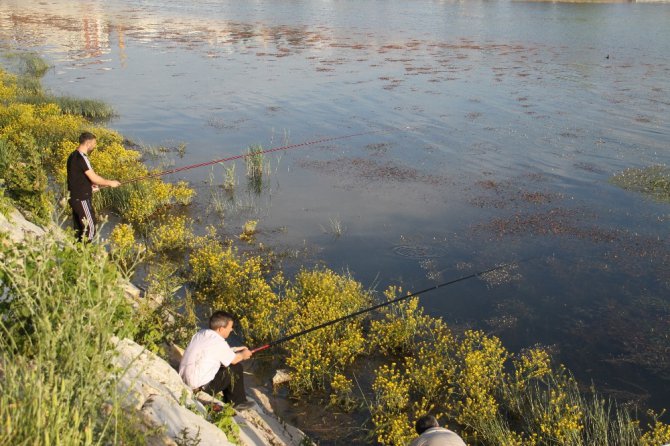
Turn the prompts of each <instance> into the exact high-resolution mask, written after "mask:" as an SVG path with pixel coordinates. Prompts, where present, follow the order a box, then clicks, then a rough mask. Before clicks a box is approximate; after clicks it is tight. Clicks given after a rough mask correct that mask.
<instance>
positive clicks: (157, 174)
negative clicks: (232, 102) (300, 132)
mask: <svg viewBox="0 0 670 446" xmlns="http://www.w3.org/2000/svg"><path fill="white" fill-rule="evenodd" d="M406 128H409V127H406ZM400 130H404V129H398V128H394V129H386V130H370V131H367V132H360V133H352V134H351V135H344V136H331V137H329V138H322V139H315V140H312V141H306V142H301V143H296V144H289V145H286V146H281V147H274V148H271V149H267V150H261V151H259V152H249V153H245V154H241V155H234V156H229V157H227V158H221V159H216V160H212V161H205V162H204V163H197V164H190V165H188V166H182V167H177V168H174V169H169V170H163V171H161V172H155V173H151V174H148V175H144V176H141V177H137V178H132V179H130V180H126V181H122V182H121V185H126V184H131V183H136V182H138V181H144V180H148V179H151V178H156V177H162V176H164V175H169V174H172V173H177V172H183V171H185V170H191V169H196V168H198V167H206V166H211V165H212V164H218V163H225V162H228V161H235V160H238V159H242V158H248V157H250V156H256V155H262V154H267V153H272V152H279V151H283V150H291V149H297V148H300V147H306V146H311V145H314V144H320V143H324V142H330V141H337V140H340V139H347V138H354V137H356V136H363V135H371V134H374V133H385V132H393V131H400Z"/></svg>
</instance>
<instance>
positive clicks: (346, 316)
mask: <svg viewBox="0 0 670 446" xmlns="http://www.w3.org/2000/svg"><path fill="white" fill-rule="evenodd" d="M523 261H524V260H521V261H519V262H517V263H520V262H523ZM511 265H512V264H502V265H498V266H496V267H493V268H490V269H487V270H484V271H479V272H476V273H472V274H469V275H467V276H463V277H459V278H457V279H453V280H450V281H448V282H444V283H440V284H439V285H435V286H432V287H429V288H426V289H423V290H421V291H416V292H414V293H412V294H408V295H406V296H400V297H397V298H395V299H392V300H389V301H388V302H383V303H380V304H377V305H373V306H371V307H368V308H363V309H362V310H358V311H355V312H353V313H351V314H347V315H345V316H342V317H338V318H337V319H333V320H332V321H328V322H324V323H323V324H321V325H317V326H315V327H311V328H308V329H307V330H303V331H301V332H298V333H294V334H292V335H290V336H286V337H284V338H280V339H277V340H276V341H272V342H270V343H268V344H265V345H261V346H260V347H256V348H255V349H253V350H251V353H256V352H260V351H263V350H265V349H268V348H270V347H274V346H275V345H279V344H283V343H284V342H287V341H290V340H291V339H295V338H297V337H299V336H303V335H306V334H307V333H311V332H313V331H316V330H320V329H322V328H325V327H328V326H330V325H333V324H337V323H338V322H342V321H344V320H347V319H350V318H352V317H356V316H358V315H361V314H363V313H368V312H370V311H373V310H376V309H377V308H381V307H385V306H387V305H391V304H394V303H396V302H400V301H402V300H405V299H409V298H410V297H415V296H418V295H420V294H423V293H427V292H429V291H433V290H436V289H438V288H442V287H444V286H447V285H453V284H454V283H458V282H462V281H464V280H468V279H472V278H473V277H478V276H481V275H484V274H487V273H490V272H493V271H497V270H499V269H503V268H507V267H510V266H511Z"/></svg>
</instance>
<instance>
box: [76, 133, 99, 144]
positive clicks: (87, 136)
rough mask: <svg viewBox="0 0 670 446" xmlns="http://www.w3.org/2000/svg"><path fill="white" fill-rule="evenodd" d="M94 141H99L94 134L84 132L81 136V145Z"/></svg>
mask: <svg viewBox="0 0 670 446" xmlns="http://www.w3.org/2000/svg"><path fill="white" fill-rule="evenodd" d="M92 139H97V138H96V137H95V135H94V134H93V133H91V132H83V133H82V134H81V135H79V144H84V143H85V142H86V141H90V140H92Z"/></svg>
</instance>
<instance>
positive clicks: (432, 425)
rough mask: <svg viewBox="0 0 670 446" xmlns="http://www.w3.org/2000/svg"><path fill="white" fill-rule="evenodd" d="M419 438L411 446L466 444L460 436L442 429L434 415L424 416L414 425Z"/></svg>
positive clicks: (461, 445)
mask: <svg viewBox="0 0 670 446" xmlns="http://www.w3.org/2000/svg"><path fill="white" fill-rule="evenodd" d="M414 428H415V429H416V433H417V434H419V437H418V438H415V439H414V441H412V442H411V443H410V446H465V442H464V441H463V439H462V438H461V437H459V436H458V434H456V433H454V432H452V431H450V430H449V429H445V428H443V427H440V425H439V424H438V422H437V420H436V419H435V417H434V416H432V415H424V416H422V417H421V418H419V419H418V420H416V424H415V425H414Z"/></svg>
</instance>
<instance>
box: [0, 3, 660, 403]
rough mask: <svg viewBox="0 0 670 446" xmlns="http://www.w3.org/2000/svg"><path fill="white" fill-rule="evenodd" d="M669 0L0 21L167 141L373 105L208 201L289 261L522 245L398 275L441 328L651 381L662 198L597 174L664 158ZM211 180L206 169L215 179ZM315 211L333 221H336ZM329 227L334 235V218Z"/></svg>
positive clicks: (37, 11) (292, 7)
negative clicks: (485, 272) (474, 330)
mask: <svg viewBox="0 0 670 446" xmlns="http://www.w3.org/2000/svg"><path fill="white" fill-rule="evenodd" d="M668 23H670V5H668V4H597V5H596V4H553V3H527V2H508V1H500V2H481V1H471V2H444V1H402V2H399V1H384V2H378V1H367V0H364V1H360V0H359V1H356V2H354V1H337V2H332V1H317V0H313V1H287V2H271V1H265V2H261V1H247V2H237V1H225V0H216V1H214V0H212V1H188V2H183V1H172V0H152V1H143V2H139V3H138V2H133V1H123V0H112V1H105V2H103V1H95V0H91V1H82V2H77V1H49V2H25V1H18V0H14V1H12V0H5V1H3V2H2V4H0V38H1V41H2V43H3V45H5V47H8V48H20V49H32V50H34V51H37V52H38V53H40V54H42V55H43V56H44V57H45V58H46V59H48V60H49V61H50V62H51V63H52V64H53V65H54V68H53V69H52V70H50V71H49V73H48V74H47V76H46V78H45V84H46V85H47V86H48V87H49V88H50V89H51V90H52V91H54V92H55V93H62V94H68V95H77V96H82V97H94V98H99V99H102V100H105V101H107V102H108V103H110V104H111V105H112V106H113V107H114V108H115V109H116V110H117V111H118V113H119V117H118V118H117V119H116V120H114V121H113V122H111V126H112V127H113V128H115V129H117V130H118V131H119V132H121V133H122V134H124V135H125V136H127V137H128V138H129V139H131V140H133V141H135V142H138V143H142V144H146V145H153V146H158V145H163V146H168V147H176V146H177V145H179V144H180V143H185V144H186V145H187V149H186V154H185V156H184V158H179V157H178V156H177V154H176V153H174V152H173V153H171V154H170V156H169V158H170V160H171V162H172V163H173V164H174V165H176V166H179V165H184V164H191V163H197V162H202V161H206V160H210V159H212V158H221V157H225V156H228V155H234V154H238V153H241V152H244V151H245V150H246V147H247V146H248V145H250V144H261V145H263V147H265V148H269V147H272V146H278V145H283V144H287V143H297V142H302V141H307V140H313V139H320V138H324V137H330V136H341V135H347V134H352V133H359V132H365V131H369V130H378V129H393V130H395V131H393V132H388V133H377V134H368V135H364V136H359V137H356V138H351V139H345V140H339V141H335V142H332V143H328V144H317V145H312V146H308V147H305V148H302V149H297V150H294V151H288V152H283V153H281V154H278V155H273V156H270V157H268V159H267V162H268V163H269V167H268V168H267V172H266V176H265V178H264V183H263V186H262V190H261V191H260V193H257V192H258V191H254V190H253V189H254V188H253V187H251V188H250V187H247V184H246V179H245V176H244V170H245V166H244V164H243V163H240V164H238V165H236V175H237V177H238V179H239V185H238V187H237V190H236V193H235V198H234V201H226V200H225V199H223V202H224V204H225V210H224V217H223V221H224V222H225V224H223V225H222V219H221V217H220V214H217V213H216V212H214V210H213V208H214V206H213V205H212V203H213V202H215V201H216V199H213V198H212V189H211V188H210V186H209V181H210V176H211V177H213V178H214V181H215V182H218V183H219V184H220V183H221V182H222V181H223V175H224V171H223V168H222V167H217V168H216V169H213V170H208V169H203V170H193V171H189V172H186V173H184V174H183V175H181V176H174V177H172V178H168V179H169V180H175V181H176V180H178V179H182V178H183V179H186V180H188V181H190V182H191V183H192V184H193V185H194V187H195V188H196V189H197V190H198V192H199V196H198V202H197V204H196V205H195V209H194V215H197V216H198V217H199V220H200V222H201V223H202V224H203V225H204V224H207V223H214V224H217V225H219V226H220V227H222V231H223V232H224V233H229V234H238V233H239V232H240V228H241V225H242V223H243V222H244V221H245V220H246V219H258V220H259V221H260V223H259V229H260V234H259V237H258V239H259V241H260V242H263V243H264V244H269V245H271V246H274V247H276V249H277V250H279V251H282V252H285V253H287V254H288V255H289V258H294V257H296V256H297V257H298V258H297V260H293V261H289V260H287V262H286V267H287V268H288V269H289V270H292V269H294V268H296V267H297V265H299V264H313V263H315V262H321V263H324V264H325V265H327V266H329V267H331V268H333V269H335V270H338V271H342V270H345V269H348V270H349V271H351V272H352V274H353V275H354V276H355V277H356V278H357V279H358V280H360V281H361V282H362V283H363V284H365V285H366V286H376V287H377V288H378V289H383V288H385V287H386V286H388V285H390V284H402V285H403V287H404V288H405V289H407V290H413V289H420V288H425V287H427V286H430V285H433V284H436V283H439V282H441V281H446V280H450V279H453V278H456V277H459V276H461V275H465V274H470V273H471V272H473V271H477V270H482V269H487V268H489V267H490V266H492V265H495V264H498V263H501V262H510V261H516V260H520V259H525V258H528V257H533V258H534V259H533V260H531V261H527V262H524V263H521V264H520V265H519V266H518V268H517V269H515V270H513V271H509V272H508V273H507V274H505V275H500V276H497V277H489V278H487V280H470V281H467V282H464V283H460V284H458V285H454V286H453V287H450V288H447V289H443V290H444V291H443V290H442V289H441V290H439V291H436V292H434V293H431V294H426V295H424V296H423V297H422V303H423V305H424V306H425V308H426V309H427V311H429V312H430V313H431V314H434V315H441V316H443V317H444V318H445V319H446V320H447V321H449V322H450V323H451V324H452V325H453V326H454V327H457V328H459V329H462V328H467V327H478V328H483V329H485V330H488V331H490V332H493V333H495V334H497V335H499V336H501V337H502V338H503V340H504V341H505V343H506V345H507V346H508V347H510V348H512V349H515V350H518V349H520V348H523V347H526V346H530V345H534V344H541V345H547V346H551V348H552V350H553V351H554V352H555V355H556V356H557V358H558V359H559V360H560V361H562V362H564V363H566V364H567V365H568V366H569V367H570V368H571V369H572V370H573V371H574V372H575V373H576V375H577V376H578V377H579V378H580V380H582V382H584V383H587V384H588V383H590V382H591V381H594V382H595V383H596V385H597V386H598V388H599V389H600V390H601V391H603V392H606V393H608V394H610V395H614V396H616V397H617V398H620V399H622V400H634V401H640V402H642V403H643V404H644V405H648V406H651V407H656V408H660V407H663V406H665V407H667V406H668V403H667V402H668V401H670V390H669V389H670V385H668V384H669V383H670V357H669V356H670V355H669V354H668V352H669V351H670V339H669V337H670V334H669V332H670V330H669V329H668V327H669V326H670V325H669V324H670V297H669V296H670V243H669V242H668V233H669V230H670V205H668V204H662V203H656V202H653V201H649V200H646V199H644V198H642V197H641V196H640V195H638V194H635V193H630V192H625V191H622V190H620V189H618V188H617V187H615V186H613V185H611V184H610V183H609V182H608V179H609V177H610V176H611V175H613V174H615V173H617V172H620V171H621V170H623V169H625V168H628V167H646V166H649V165H654V164H666V165H667V164H668V163H669V162H670V124H669V122H668V116H670V63H669V62H668V61H669V60H670V59H669V58H668V55H670V27H669V26H667V24H668ZM215 193H218V194H220V192H215ZM338 228H339V229H338ZM340 231H341V235H339V236H337V234H336V233H337V232H340Z"/></svg>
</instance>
